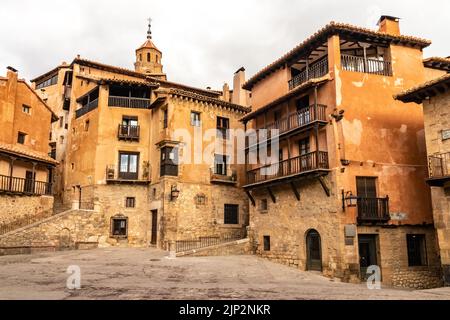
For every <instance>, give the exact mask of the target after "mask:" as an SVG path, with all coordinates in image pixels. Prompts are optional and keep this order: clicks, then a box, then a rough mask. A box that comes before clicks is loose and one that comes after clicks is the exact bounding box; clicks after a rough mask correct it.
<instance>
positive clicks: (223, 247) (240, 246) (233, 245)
mask: <svg viewBox="0 0 450 320" xmlns="http://www.w3.org/2000/svg"><path fill="white" fill-rule="evenodd" d="M251 251H252V250H251V244H250V239H249V238H246V239H242V240H234V241H230V242H226V243H221V244H217V245H213V246H210V247H204V248H201V249H195V250H189V251H184V252H177V253H176V255H175V256H176V257H187V256H190V257H206V256H231V255H232V256H235V255H245V254H251Z"/></svg>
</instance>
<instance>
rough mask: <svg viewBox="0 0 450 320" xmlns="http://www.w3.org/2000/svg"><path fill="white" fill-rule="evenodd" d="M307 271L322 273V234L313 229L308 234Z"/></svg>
mask: <svg viewBox="0 0 450 320" xmlns="http://www.w3.org/2000/svg"><path fill="white" fill-rule="evenodd" d="M306 259H307V262H306V269H307V270H308V271H322V244H321V241H320V234H319V232H317V231H316V230H314V229H312V230H309V231H308V232H307V233H306Z"/></svg>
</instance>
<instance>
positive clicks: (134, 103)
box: [108, 96, 150, 109]
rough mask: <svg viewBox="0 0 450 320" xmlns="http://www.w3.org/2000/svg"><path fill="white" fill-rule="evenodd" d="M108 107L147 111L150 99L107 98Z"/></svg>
mask: <svg viewBox="0 0 450 320" xmlns="http://www.w3.org/2000/svg"><path fill="white" fill-rule="evenodd" d="M108 105H109V106H110V107H120V108H133V109H149V108H150V99H145V98H133V97H118V96H109V99H108Z"/></svg>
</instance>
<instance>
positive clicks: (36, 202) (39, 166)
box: [0, 67, 56, 234]
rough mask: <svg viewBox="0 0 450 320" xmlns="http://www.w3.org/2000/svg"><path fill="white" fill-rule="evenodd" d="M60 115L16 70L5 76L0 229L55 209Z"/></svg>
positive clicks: (1, 85) (0, 114) (1, 81)
mask: <svg viewBox="0 0 450 320" xmlns="http://www.w3.org/2000/svg"><path fill="white" fill-rule="evenodd" d="M55 120H56V115H55V114H54V113H53V112H52V111H51V110H50V108H49V107H48V106H47V104H46V103H45V102H44V101H42V99H41V98H40V97H39V96H38V95H37V94H36V93H35V92H34V90H33V89H32V88H31V87H30V85H29V84H28V83H27V82H26V81H25V80H23V79H18V74H17V71H16V70H15V69H13V68H11V67H8V71H7V76H6V77H0V126H1V128H2V129H1V130H0V234H3V233H5V232H7V231H9V230H10V229H11V228H12V227H13V226H16V227H17V226H20V225H22V224H24V223H29V221H32V220H33V219H36V218H37V217H41V218H42V216H43V215H49V214H50V215H51V213H52V206H53V197H52V185H51V179H52V178H51V176H52V171H53V169H54V167H55V165H56V161H55V160H54V159H52V158H51V157H49V155H48V154H49V151H50V149H49V132H50V124H51V122H52V121H55Z"/></svg>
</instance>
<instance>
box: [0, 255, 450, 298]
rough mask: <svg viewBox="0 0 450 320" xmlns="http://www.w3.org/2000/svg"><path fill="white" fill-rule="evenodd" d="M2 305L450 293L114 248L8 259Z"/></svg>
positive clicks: (253, 259) (3, 263)
mask: <svg viewBox="0 0 450 320" xmlns="http://www.w3.org/2000/svg"><path fill="white" fill-rule="evenodd" d="M70 265H77V266H79V267H80V269H81V289H80V290H68V289H67V288H66V281H67V278H68V276H69V274H67V273H66V270H67V268H68V267H69V266H70ZM0 299H132V300H133V299H152V300H154V299H156V300H159V299H175V300H176V299H202V300H203V299H214V300H220V299H250V300H252V299H263V300H273V299H304V300H310V299H339V300H341V299H342V300H347V299H362V300H385V299H408V300H410V299H421V300H422V299H423V300H429V299H439V300H450V288H441V289H433V290H423V291H410V290H400V289H393V288H385V287H383V288H382V290H368V289H367V287H366V286H365V285H361V284H348V283H341V282H339V281H338V280H336V281H333V280H332V279H328V278H325V277H323V276H321V275H320V274H319V273H310V272H303V271H299V270H297V269H295V268H290V267H286V266H283V265H279V264H276V263H273V262H270V261H268V260H265V259H262V258H259V257H257V256H227V257H201V258H197V257H195V258H189V257H188V258H176V259H168V257H167V252H164V251H160V250H156V249H130V248H110V249H95V250H90V251H62V252H52V253H38V254H32V255H17V256H3V257H0Z"/></svg>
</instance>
